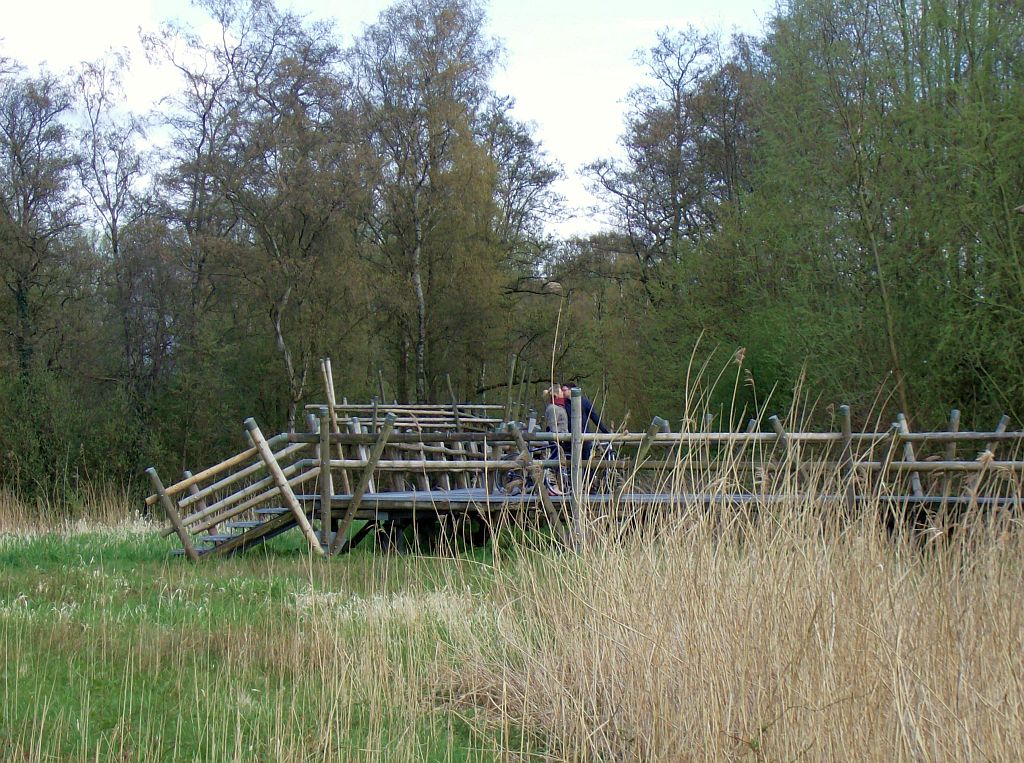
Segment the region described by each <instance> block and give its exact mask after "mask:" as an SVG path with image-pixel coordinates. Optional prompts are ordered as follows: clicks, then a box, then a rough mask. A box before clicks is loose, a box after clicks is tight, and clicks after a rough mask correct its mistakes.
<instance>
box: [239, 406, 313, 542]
mask: <svg viewBox="0 0 1024 763" xmlns="http://www.w3.org/2000/svg"><path fill="white" fill-rule="evenodd" d="M245 428H246V429H247V430H249V436H250V437H252V441H253V444H254V445H255V446H256V450H257V451H259V454H260V458H262V459H263V462H264V463H265V464H266V465H267V471H269V472H270V475H271V476H272V477H273V478H274V484H275V485H277V489H278V491H279V492H280V493H281V498H283V499H284V502H285V505H286V506H287V507H288V508H289V509H290V510H291V512H292V515H293V516H294V517H295V521H296V522H297V523H298V525H299V527H300V528H301V529H302V534H303V535H305V536H306V540H307V541H308V543H309V548H310V550H311V551H315V552H316V553H317V554H318V555H320V556H323V555H324V550H323V549H322V548H321V547H320V541H319V540H318V539H317V537H316V533H314V532H313V527H312V526H311V525H310V524H309V519H307V518H306V512H305V511H303V509H302V506H301V505H300V504H299V500H298V499H297V498H296V497H295V493H294V492H293V491H292V486H291V485H289V484H288V477H286V476H285V473H284V472H283V471H282V470H281V465H280V464H279V463H278V462H277V459H276V458H274V451H272V450H271V449H270V445H269V443H267V438H266V437H264V436H263V432H261V431H260V428H259V427H258V426H257V425H256V421H255V420H254V419H251V418H249V419H246V420H245Z"/></svg>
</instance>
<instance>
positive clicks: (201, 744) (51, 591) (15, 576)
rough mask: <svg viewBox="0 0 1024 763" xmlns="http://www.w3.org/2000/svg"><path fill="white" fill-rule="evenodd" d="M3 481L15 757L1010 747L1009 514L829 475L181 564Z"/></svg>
mask: <svg viewBox="0 0 1024 763" xmlns="http://www.w3.org/2000/svg"><path fill="white" fill-rule="evenodd" d="M41 508H45V507H38V506H34V507H27V506H24V505H22V504H20V503H18V502H17V501H16V500H15V499H13V498H11V497H10V496H4V497H0V529H2V530H3V534H2V537H0V567H2V569H3V573H4V574H3V577H2V579H0V649H2V651H3V662H2V664H3V668H2V669H3V676H2V692H3V697H2V699H3V701H2V705H0V744H2V747H3V750H4V752H3V757H4V758H6V759H11V760H28V761H41V760H54V761H57V760H60V761H66V760H72V761H78V760H83V761H84V760H124V761H158V760H159V761H182V760H186V761H188V760H200V761H208V760H209V761H213V760H216V761H321V760H324V761H327V760H337V761H349V760H367V761H369V760H385V761H421V760H436V761H463V760H467V761H469V760H472V761H497V760H602V761H604V760H609V761H620V760H643V761H655V760H657V761H661V760H671V761H675V760H678V761H689V760H750V761H790V760H803V761H832V760H865V761H868V760H871V761H878V760H913V761H936V760H1011V759H1016V758H1017V757H1018V755H1019V751H1020V750H1021V749H1024V687H1022V685H1021V682H1022V679H1024V669H1022V655H1024V555H1022V553H1021V552H1022V550H1024V548H1022V546H1024V544H1022V538H1024V533H1022V532H1021V528H1020V524H1019V521H1018V519H1017V518H1016V517H1001V518H1000V517H995V518H994V517H990V516H988V517H978V518H976V519H973V520H972V519H967V520H965V522H966V524H964V525H960V526H956V527H947V528H945V530H944V531H943V532H937V533H932V534H930V535H927V536H924V537H914V538H910V537H907V538H903V537H891V536H890V535H889V534H887V533H886V531H885V530H884V529H882V528H880V527H879V526H878V523H877V522H876V521H874V519H872V518H861V519H859V520H855V521H850V522H846V523H842V524H840V523H839V522H826V521H823V520H822V519H821V516H822V513H823V512H822V511H821V508H822V507H821V506H816V505H815V504H814V502H813V499H810V498H808V499H806V500H805V501H804V502H802V503H801V502H794V503H793V504H791V505H774V506H771V507H761V509H760V510H759V511H758V512H757V513H756V515H752V514H751V513H745V514H743V515H739V514H735V513H733V512H728V511H726V510H724V509H722V510H715V511H711V512H702V513H701V515H699V516H698V515H691V516H689V517H682V518H680V520H679V521H678V522H676V523H675V524H673V525H671V526H668V527H666V528H664V529H663V530H662V531H661V532H659V533H657V534H655V533H653V532H651V531H647V532H640V533H637V534H634V535H631V536H630V537H627V538H616V539H613V538H610V537H609V538H604V537H600V536H594V537H592V539H591V543H590V545H589V546H588V547H587V548H586V549H585V551H584V552H583V553H582V554H579V555H576V554H572V553H569V552H567V551H564V550H559V549H557V548H555V547H553V546H551V545H547V544H545V543H543V542H533V541H532V540H531V541H530V543H524V542H522V538H520V539H519V540H516V539H506V540H504V541H503V542H502V543H500V544H499V545H498V548H497V549H496V550H495V551H493V552H491V551H488V552H486V553H477V554H474V555H469V554H462V555H449V556H445V557H437V558H426V557H416V556H402V557H398V556H383V555H374V554H372V553H369V552H363V551H362V549H360V550H358V551H357V552H356V553H354V554H352V555H350V556H346V557H340V558H335V559H331V560H327V561H324V560H320V559H313V558H310V557H309V556H308V554H307V553H306V552H305V551H304V550H303V549H302V547H301V545H300V541H301V537H300V536H298V534H297V533H296V534H294V535H295V537H293V538H290V537H288V536H287V535H286V536H282V537H281V538H278V539H276V540H275V541H274V542H272V543H271V544H269V545H268V547H267V548H266V549H263V550H258V551H255V552H251V553H249V554H247V555H244V556H241V557H238V558H234V559H227V560H207V561H204V562H202V563H201V564H199V565H197V566H191V565H189V564H188V563H187V562H185V561H184V560H183V559H181V558H180V557H171V556H170V555H169V554H170V551H171V549H172V548H174V547H175V545H176V543H175V542H174V541H173V540H172V539H166V540H165V539H161V538H159V535H158V532H157V529H158V528H157V526H156V525H153V524H150V523H148V522H146V521H142V520H139V519H135V518H133V515H132V508H131V507H130V506H129V505H128V503H127V502H125V501H123V500H122V501H120V502H119V501H118V499H117V497H116V496H96V497H94V499H93V502H92V503H90V504H89V505H87V506H85V507H83V510H82V512H81V515H80V516H77V517H66V516H65V517H56V516H52V515H51V516H49V517H48V518H45V519H41V518H40V517H46V514H45V513H44V512H41Z"/></svg>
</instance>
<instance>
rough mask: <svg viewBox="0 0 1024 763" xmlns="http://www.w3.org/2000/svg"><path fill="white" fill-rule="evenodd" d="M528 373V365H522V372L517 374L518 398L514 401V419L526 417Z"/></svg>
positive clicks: (518, 419) (520, 419)
mask: <svg viewBox="0 0 1024 763" xmlns="http://www.w3.org/2000/svg"><path fill="white" fill-rule="evenodd" d="M529 373H530V368H529V366H526V365H524V366H523V370H522V373H520V374H519V394H518V398H519V399H518V400H517V401H516V421H522V420H523V419H524V418H526V408H527V405H526V379H527V378H528V376H529Z"/></svg>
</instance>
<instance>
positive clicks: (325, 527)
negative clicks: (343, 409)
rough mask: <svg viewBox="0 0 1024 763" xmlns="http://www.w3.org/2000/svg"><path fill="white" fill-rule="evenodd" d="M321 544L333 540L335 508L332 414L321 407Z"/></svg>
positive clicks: (325, 546) (325, 407) (325, 544)
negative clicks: (332, 529)
mask: <svg viewBox="0 0 1024 763" xmlns="http://www.w3.org/2000/svg"><path fill="white" fill-rule="evenodd" d="M319 455H320V476H319V482H320V545H321V546H323V547H324V548H327V547H328V544H329V543H330V541H331V538H330V533H331V510H332V509H333V508H334V480H333V478H332V477H331V415H330V413H328V412H327V406H324V407H323V408H321V409H320V454H319Z"/></svg>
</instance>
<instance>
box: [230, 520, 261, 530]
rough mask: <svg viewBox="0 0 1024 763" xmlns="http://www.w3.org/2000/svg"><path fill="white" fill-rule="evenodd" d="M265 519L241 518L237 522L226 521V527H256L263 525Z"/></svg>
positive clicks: (234, 528) (238, 528)
mask: <svg viewBox="0 0 1024 763" xmlns="http://www.w3.org/2000/svg"><path fill="white" fill-rule="evenodd" d="M263 522H264V520H261V519H239V520H237V521H235V522H225V523H224V526H225V527H230V528H231V529H232V530H251V529H252V528H254V527H259V526H260V525H262V524H263Z"/></svg>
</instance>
